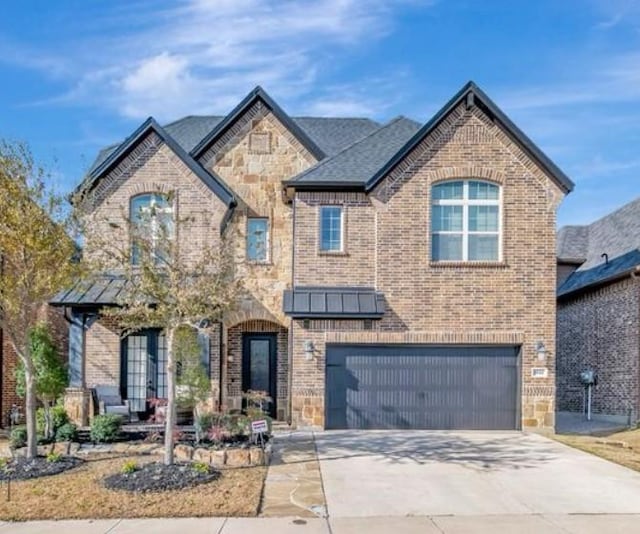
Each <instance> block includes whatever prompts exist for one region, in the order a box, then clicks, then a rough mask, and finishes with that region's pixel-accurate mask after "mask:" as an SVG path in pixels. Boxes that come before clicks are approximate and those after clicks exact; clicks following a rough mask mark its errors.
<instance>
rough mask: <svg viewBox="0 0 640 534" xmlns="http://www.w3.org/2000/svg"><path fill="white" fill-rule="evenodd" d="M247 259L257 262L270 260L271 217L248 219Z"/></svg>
mask: <svg viewBox="0 0 640 534" xmlns="http://www.w3.org/2000/svg"><path fill="white" fill-rule="evenodd" d="M247 259H248V260H249V261H255V262H267V261H268V260H269V219H267V218H266V217H249V218H248V219H247Z"/></svg>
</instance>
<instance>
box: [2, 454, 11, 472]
mask: <svg viewBox="0 0 640 534" xmlns="http://www.w3.org/2000/svg"><path fill="white" fill-rule="evenodd" d="M8 465H9V458H7V457H6V456H0V471H4V470H5V469H6V468H7V466H8Z"/></svg>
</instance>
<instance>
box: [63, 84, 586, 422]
mask: <svg viewBox="0 0 640 534" xmlns="http://www.w3.org/2000/svg"><path fill="white" fill-rule="evenodd" d="M572 187H573V184H572V183H571V181H570V180H569V179H568V178H567V177H566V176H565V175H564V174H563V173H562V171H560V170H559V169H558V168H557V167H556V166H555V165H554V164H553V163H552V162H551V161H550V160H549V159H548V158H547V157H546V156H545V155H544V154H543V153H542V152H541V151H540V150H539V149H538V148H537V147H536V146H535V145H534V144H533V143H532V142H531V141H530V140H529V139H528V138H527V137H526V136H525V135H524V134H523V133H522V132H521V131H520V130H519V129H518V128H517V127H516V126H515V125H514V124H513V123H512V122H511V121H510V120H509V119H508V118H507V117H506V116H505V115H504V114H503V113H502V112H501V111H500V110H499V109H498V108H497V107H496V106H495V104H494V103H493V102H491V100H490V99H489V98H488V97H487V96H486V95H485V94H484V93H483V92H482V91H481V90H480V89H479V88H478V87H477V86H476V85H475V84H473V83H471V82H470V83H468V84H467V85H465V86H464V87H463V88H462V89H461V90H460V91H459V92H458V93H457V94H456V95H455V96H454V97H453V98H452V99H451V100H450V101H449V102H448V103H447V104H446V105H445V106H444V107H443V108H442V109H441V110H440V111H439V112H438V113H437V114H436V115H435V116H434V117H433V118H432V119H431V120H430V121H429V122H428V123H426V124H425V125H424V126H420V125H419V124H417V123H416V122H414V121H412V120H409V119H406V118H404V117H398V118H396V119H394V120H392V121H390V122H388V123H386V124H382V125H381V124H378V123H376V122H374V121H371V120H368V119H338V118H312V117H300V118H294V117H289V116H288V115H287V114H286V113H285V112H284V111H283V110H282V109H281V108H280V107H279V106H278V105H277V104H276V103H275V102H274V101H273V100H272V99H271V98H270V97H269V96H268V95H267V94H266V93H265V92H264V91H263V90H262V89H261V88H256V89H255V90H254V91H253V92H251V93H250V94H249V95H248V96H247V97H246V98H245V99H244V100H243V101H242V102H240V104H239V105H238V106H237V107H236V108H235V109H234V110H233V111H231V113H229V115H227V116H226V117H195V116H194V117H186V118H184V119H182V120H179V121H177V122H174V123H171V124H169V125H167V126H165V127H161V126H160V125H158V124H157V123H156V122H155V121H154V120H152V119H149V120H148V121H146V122H145V123H144V124H143V125H142V126H141V127H140V128H139V129H138V130H136V132H134V133H133V134H132V135H131V136H130V137H129V138H127V139H126V140H125V141H124V142H123V143H121V144H119V145H114V146H112V147H109V148H107V149H105V150H103V151H102V152H101V153H100V155H99V156H98V159H97V161H96V163H95V164H94V165H93V167H92V169H91V170H90V171H89V173H88V176H87V178H86V179H85V180H84V181H83V183H82V184H81V186H80V189H79V191H81V192H82V195H83V199H84V202H87V203H88V205H89V206H91V209H92V210H93V211H94V212H95V213H99V214H102V215H104V216H107V217H108V216H110V215H113V214H116V213H119V212H120V210H121V209H122V207H125V208H128V209H133V210H136V209H139V207H140V206H142V205H147V204H154V205H156V206H160V207H161V208H162V210H161V211H162V213H163V214H164V215H166V214H169V213H175V212H176V210H180V213H181V214H185V213H187V214H188V212H189V210H192V209H208V210H210V211H211V212H212V213H213V214H214V217H212V227H213V230H212V229H211V228H200V229H195V230H197V231H193V232H189V235H183V236H180V238H181V239H184V240H185V243H188V246H191V247H194V249H195V250H197V246H198V240H203V239H204V240H214V239H218V236H219V235H220V233H227V234H228V235H229V236H230V237H231V239H235V246H236V251H237V257H238V258H239V259H241V260H242V261H241V262H240V266H239V272H238V276H242V278H243V280H244V283H245V288H246V291H245V294H244V296H243V299H242V301H241V302H240V304H239V306H238V308H237V310H236V311H235V312H234V313H233V314H230V315H229V316H228V317H226V318H225V319H224V321H223V324H220V325H218V328H217V330H216V332H215V333H214V334H213V335H211V336H210V337H209V339H202V345H203V351H202V353H203V361H204V363H205V364H206V366H207V369H208V370H209V373H210V376H211V384H212V398H213V405H214V408H216V409H218V408H221V409H229V408H240V407H241V403H242V397H241V394H242V392H243V390H246V389H262V390H266V391H268V392H269V394H270V395H271V396H272V397H273V399H274V404H273V406H272V413H273V415H275V416H276V417H277V418H278V419H280V420H284V421H291V422H292V423H293V424H295V425H298V426H316V427H325V428H436V429H448V428H465V429H507V428H508V429H515V428H522V427H530V428H553V426H554V413H555V405H554V404H555V355H554V354H553V348H554V347H555V215H556V209H557V207H558V205H559V203H560V202H561V201H562V199H563V197H564V195H565V194H566V193H568V192H569V191H571V189H572ZM169 193H173V194H172V195H170V197H167V195H168V194H169ZM167 198H171V199H172V201H171V202H169V201H168V200H167ZM114 216H115V215H114ZM104 231H108V226H105V228H104ZM200 242H202V241H200ZM119 290H120V286H119V285H118V280H117V279H108V278H105V279H104V280H101V281H99V282H96V283H95V284H94V285H93V286H91V287H86V286H82V285H78V286H77V287H75V288H71V289H70V290H69V291H67V292H64V293H62V294H60V295H58V296H57V297H56V299H55V302H54V304H55V305H58V306H64V307H66V308H67V309H68V310H69V313H70V314H71V315H72V316H73V318H74V323H73V324H72V326H71V332H70V367H71V375H72V386H73V388H70V390H69V392H68V403H69V404H70V405H74V403H75V406H76V407H77V410H78V413H82V414H83V416H84V417H85V418H86V413H87V411H88V399H89V394H88V391H89V389H90V388H92V387H94V386H96V385H97V384H103V383H111V384H119V385H120V387H121V391H122V394H123V395H124V396H125V397H128V398H129V399H130V402H131V403H132V404H133V405H134V406H135V407H137V409H139V410H143V409H144V408H145V401H146V399H145V397H146V396H147V395H148V394H149V392H148V390H146V386H147V385H148V386H150V388H151V389H152V391H153V392H154V393H155V394H157V396H162V394H163V387H164V380H165V375H164V373H165V371H164V369H163V365H162V363H163V356H164V339H163V337H162V335H161V334H160V333H159V332H158V331H157V330H153V329H150V330H147V331H144V332H141V333H139V334H135V335H130V336H128V337H126V338H121V335H120V331H119V329H118V327H117V325H115V324H113V323H111V322H110V321H107V320H105V319H104V318H102V317H100V316H99V310H100V308H101V307H102V306H105V305H112V304H114V303H115V302H116V300H117V299H116V296H117V294H118V291H119Z"/></svg>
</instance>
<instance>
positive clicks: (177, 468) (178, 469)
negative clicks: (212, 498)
mask: <svg viewBox="0 0 640 534" xmlns="http://www.w3.org/2000/svg"><path fill="white" fill-rule="evenodd" d="M219 476H220V472H219V471H216V470H215V469H213V468H209V472H208V473H207V472H204V473H203V472H200V471H196V470H195V469H194V468H193V466H192V464H185V463H176V464H173V465H164V464H162V463H158V462H152V463H148V464H144V465H142V466H140V467H139V468H138V469H137V470H136V471H134V472H133V473H116V474H114V475H109V476H107V477H105V478H104V479H103V484H104V486H105V487H106V488H107V489H112V490H125V491H133V492H140V493H144V492H155V491H168V490H178V489H183V488H191V487H193V486H197V485H200V484H205V483H207V482H211V481H213V480H216V479H217V478H218V477H219Z"/></svg>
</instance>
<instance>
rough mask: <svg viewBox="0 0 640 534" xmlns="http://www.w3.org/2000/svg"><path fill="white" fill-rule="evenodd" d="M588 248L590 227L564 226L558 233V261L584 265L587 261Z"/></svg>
mask: <svg viewBox="0 0 640 534" xmlns="http://www.w3.org/2000/svg"><path fill="white" fill-rule="evenodd" d="M588 247H589V227H588V226H563V227H562V228H560V230H559V231H558V237H557V241H556V255H557V256H558V259H560V260H568V261H578V263H582V262H584V261H585V260H586V259H587V250H588Z"/></svg>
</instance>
